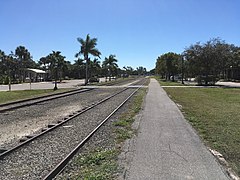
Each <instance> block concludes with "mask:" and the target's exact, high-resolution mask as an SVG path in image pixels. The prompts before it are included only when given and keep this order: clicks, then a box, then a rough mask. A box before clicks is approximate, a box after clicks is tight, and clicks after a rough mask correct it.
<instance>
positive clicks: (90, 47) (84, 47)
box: [75, 34, 101, 85]
mask: <svg viewBox="0 0 240 180" xmlns="http://www.w3.org/2000/svg"><path fill="white" fill-rule="evenodd" d="M77 41H78V42H79V43H80V44H81V48H80V51H79V52H78V53H77V54H76V55H75V57H79V56H80V55H83V57H84V60H85V61H86V79H85V85H87V84H88V78H89V77H88V64H89V61H90V59H89V54H90V55H92V56H96V57H99V58H100V55H101V53H100V51H99V50H98V49H96V45H97V38H93V39H91V38H90V36H89V34H88V35H87V37H86V39H85V40H84V39H82V38H77Z"/></svg>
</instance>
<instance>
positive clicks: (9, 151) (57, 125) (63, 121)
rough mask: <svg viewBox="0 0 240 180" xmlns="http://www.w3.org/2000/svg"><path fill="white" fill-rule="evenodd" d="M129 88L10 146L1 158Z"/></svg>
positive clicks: (0, 155)
mask: <svg viewBox="0 0 240 180" xmlns="http://www.w3.org/2000/svg"><path fill="white" fill-rule="evenodd" d="M127 89H129V88H124V89H123V90H121V91H119V92H117V93H115V94H113V95H110V96H108V97H106V98H104V99H102V100H100V101H99V102H97V103H95V104H92V105H91V106H89V107H87V108H85V109H82V110H79V111H76V112H75V113H74V114H72V115H69V117H67V118H64V119H63V120H59V121H58V122H59V123H58V124H55V125H54V126H52V127H50V128H48V129H46V130H45V131H43V132H41V133H39V134H37V135H35V136H32V137H30V138H28V139H27V140H26V141H24V142H21V143H19V144H18V145H17V146H14V147H12V148H10V149H8V150H6V151H4V152H2V153H1V154H0V159H2V158H3V157H5V156H7V155H8V154H10V153H11V152H13V151H15V150H17V149H19V148H20V147H22V146H24V145H26V144H28V143H29V142H31V141H33V140H35V139H37V138H38V137H40V136H42V135H44V134H46V133H48V132H50V131H52V130H53V129H55V128H57V127H59V126H61V125H63V124H64V123H66V122H68V121H70V120H71V119H73V118H75V117H77V116H79V115H81V114H83V113H84V112H86V111H88V110H90V109H92V108H94V107H96V106H97V105H99V104H101V103H103V102H105V101H107V100H109V99H111V98H112V97H114V96H116V95H118V94H120V93H122V92H124V91H126V90H127Z"/></svg>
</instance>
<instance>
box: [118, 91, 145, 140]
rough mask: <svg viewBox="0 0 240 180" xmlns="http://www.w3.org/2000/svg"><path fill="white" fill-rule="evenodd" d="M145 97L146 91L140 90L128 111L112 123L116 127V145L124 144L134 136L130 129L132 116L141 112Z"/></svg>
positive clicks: (133, 131) (132, 120)
mask: <svg viewBox="0 0 240 180" xmlns="http://www.w3.org/2000/svg"><path fill="white" fill-rule="evenodd" d="M145 95H146V90H145V89H142V90H140V91H139V92H138V94H137V95H136V96H135V98H134V100H133V102H132V104H131V105H130V107H129V110H128V111H126V112H125V113H123V114H122V115H121V116H120V118H119V119H118V121H116V122H115V123H114V125H115V126H116V130H115V134H116V141H117V143H121V142H124V141H125V140H126V139H129V138H131V137H132V136H133V135H134V134H135V130H133V129H132V123H133V122H134V116H135V115H136V114H137V113H138V112H139V111H140V110H141V107H142V102H143V99H144V97H145Z"/></svg>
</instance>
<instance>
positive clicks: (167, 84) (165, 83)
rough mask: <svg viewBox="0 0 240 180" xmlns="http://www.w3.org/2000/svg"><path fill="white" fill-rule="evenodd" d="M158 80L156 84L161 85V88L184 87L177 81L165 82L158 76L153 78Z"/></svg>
mask: <svg viewBox="0 0 240 180" xmlns="http://www.w3.org/2000/svg"><path fill="white" fill-rule="evenodd" d="M154 78H156V79H157V80H158V82H159V83H160V84H161V86H186V85H184V84H182V83H181V82H177V81H174V82H172V81H166V80H165V79H161V78H160V77H159V76H156V77H154Z"/></svg>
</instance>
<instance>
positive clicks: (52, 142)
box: [0, 89, 134, 179]
mask: <svg viewBox="0 0 240 180" xmlns="http://www.w3.org/2000/svg"><path fill="white" fill-rule="evenodd" d="M101 91H103V90H101ZM108 91H109V90H108ZM133 91H134V89H128V90H126V91H125V92H123V93H122V94H120V95H117V96H116V97H114V98H112V99H110V100H108V101H106V102H104V103H103V104H101V105H99V106H97V107H96V108H94V109H92V110H89V111H87V112H86V113H83V114H82V115H81V116H78V117H76V118H74V119H72V120H71V121H69V122H67V123H65V124H64V126H62V127H60V128H57V129H55V130H54V131H52V132H49V133H47V134H46V135H44V136H42V137H39V138H38V139H36V140H34V141H32V142H31V143H29V144H28V145H26V146H24V147H22V148H20V149H18V150H17V151H15V152H13V153H11V154H9V155H8V156H6V157H4V158H3V159H1V160H0V164H1V165H0V172H1V179H20V178H19V177H21V179H40V178H42V177H44V176H45V175H46V174H47V173H48V172H49V171H50V170H51V169H52V168H53V167H54V166H55V165H56V164H57V163H59V162H60V161H61V159H62V158H63V157H64V156H65V155H67V154H68V153H69V152H70V151H71V150H72V149H73V148H74V147H75V146H76V145H77V144H78V143H79V142H80V141H81V140H82V139H83V138H84V137H85V136H86V135H87V134H88V133H89V132H90V131H91V129H93V128H94V127H95V126H97V124H99V122H100V121H101V120H103V119H104V118H105V117H106V116H107V115H108V114H110V113H111V111H112V110H113V109H115V108H116V107H117V106H118V105H119V104H120V103H121V102H122V101H123V100H124V99H125V98H126V97H127V96H128V95H129V94H131V92H133ZM105 93H107V91H106V92H105ZM103 94H104V93H103ZM94 97H95V96H92V98H93V101H92V102H94ZM87 98H91V97H90V96H88V97H87ZM67 99H68V98H66V100H65V101H67ZM97 99H98V100H99V97H98V98H96V99H95V100H97ZM68 100H69V99H68ZM74 101H75V100H74ZM55 104H58V103H56V102H55ZM45 106H46V105H44V106H43V107H44V108H45ZM52 107H54V104H53V105H52ZM27 112H28V111H27Z"/></svg>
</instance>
